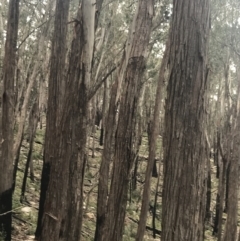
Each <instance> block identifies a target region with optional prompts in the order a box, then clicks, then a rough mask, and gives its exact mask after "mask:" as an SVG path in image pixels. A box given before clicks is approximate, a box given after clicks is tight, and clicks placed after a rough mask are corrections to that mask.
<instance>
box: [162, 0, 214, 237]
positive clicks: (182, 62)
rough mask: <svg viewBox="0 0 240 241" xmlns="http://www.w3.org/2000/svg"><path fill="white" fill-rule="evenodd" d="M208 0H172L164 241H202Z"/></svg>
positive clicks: (166, 125)
mask: <svg viewBox="0 0 240 241" xmlns="http://www.w3.org/2000/svg"><path fill="white" fill-rule="evenodd" d="M209 21H210V11H209V1H208V0H195V1H192V0H178V1H174V4H173V20H172V25H171V32H170V43H169V44H170V58H169V59H170V60H169V76H170V77H169V83H168V88H167V100H166V107H165V110H166V113H165V137H164V139H163V140H164V168H163V172H164V182H163V198H162V241H170V240H171V241H180V240H182V241H183V240H184V241H203V239H204V219H205V210H206V206H205V204H206V187H205V166H206V158H208V153H206V148H205V146H206V139H205V134H204V129H205V126H204V124H205V114H204V113H205V101H204V98H205V92H206V88H207V73H208V71H207V68H206V67H207V43H208V35H209V29H210V22H209Z"/></svg>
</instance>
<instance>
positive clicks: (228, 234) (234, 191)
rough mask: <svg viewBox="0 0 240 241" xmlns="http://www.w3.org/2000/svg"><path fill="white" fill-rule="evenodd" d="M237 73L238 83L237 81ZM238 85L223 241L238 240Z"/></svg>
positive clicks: (239, 100) (239, 86)
mask: <svg viewBox="0 0 240 241" xmlns="http://www.w3.org/2000/svg"><path fill="white" fill-rule="evenodd" d="M239 77H240V75H239V73H238V81H239ZM239 91H240V84H239V83H238V91H237V95H238V99H237V103H236V108H233V110H234V113H236V114H235V118H234V119H235V125H234V128H233V131H232V139H233V149H232V155H231V161H230V163H229V165H228V166H229V167H228V168H229V182H228V184H229V186H228V200H231V203H229V204H231V205H228V207H227V221H226V227H225V232H224V238H223V240H224V241H229V240H233V241H235V240H237V238H238V229H237V226H238V225H237V224H238V189H239V153H240V149H239V144H240V134H239V129H240V113H239V107H240V93H239Z"/></svg>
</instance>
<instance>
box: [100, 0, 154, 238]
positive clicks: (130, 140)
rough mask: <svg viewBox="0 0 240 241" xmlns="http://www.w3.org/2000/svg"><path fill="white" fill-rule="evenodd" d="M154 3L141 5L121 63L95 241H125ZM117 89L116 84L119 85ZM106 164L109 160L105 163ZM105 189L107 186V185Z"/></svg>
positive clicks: (137, 9)
mask: <svg viewBox="0 0 240 241" xmlns="http://www.w3.org/2000/svg"><path fill="white" fill-rule="evenodd" d="M153 10H154V1H142V0H140V1H139V2H138V5H137V8H136V13H135V17H134V20H133V23H132V26H131V29H130V31H129V36H128V40H127V43H126V52H125V53H124V56H123V59H122V61H123V62H122V65H121V69H120V74H119V75H118V76H119V78H120V80H118V81H119V82H120V83H121V82H122V85H123V87H122V93H121V97H120V110H119V120H118V125H117V130H116V135H115V150H114V158H113V160H114V163H113V174H112V180H111V187H110V191H109V198H108V202H107V204H106V203H105V204H104V205H107V208H106V210H107V213H106V216H105V218H106V219H105V220H104V227H103V229H102V230H104V231H102V232H99V233H98V236H97V237H96V236H95V240H116V241H118V240H122V235H123V229H124V219H125V213H126V204H127V191H128V183H129V180H130V174H131V169H132V166H133V163H134V159H135V155H134V153H133V148H134V146H135V145H137V143H136V138H135V132H134V131H135V129H136V122H135V120H136V119H135V117H136V116H135V115H136V110H137V105H138V99H139V94H138V93H139V92H140V87H141V77H142V74H143V72H144V68H145V65H146V57H147V50H148V43H149V39H150V34H151V26H152V18H153ZM116 85H117V83H116ZM103 161H107V162H108V160H103ZM105 185H106V184H105Z"/></svg>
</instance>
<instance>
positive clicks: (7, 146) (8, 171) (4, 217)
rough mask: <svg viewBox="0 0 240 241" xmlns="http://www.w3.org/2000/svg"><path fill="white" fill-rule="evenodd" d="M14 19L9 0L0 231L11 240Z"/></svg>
mask: <svg viewBox="0 0 240 241" xmlns="http://www.w3.org/2000/svg"><path fill="white" fill-rule="evenodd" d="M18 21H19V0H10V1H9V9H8V23H7V36H6V43H5V55H4V60H3V75H2V76H3V79H2V82H3V91H2V92H1V93H0V94H1V96H0V98H1V99H0V108H1V111H0V112H1V116H0V118H1V119H0V122H1V124H0V128H1V129H0V171H1V175H0V214H1V215H0V234H1V235H2V236H4V240H6V241H9V240H11V224H12V213H11V210H12V191H13V127H14V101H15V98H14V79H15V70H16V48H17V37H18ZM9 211H10V212H9ZM6 212H7V213H6ZM4 213H6V214H4Z"/></svg>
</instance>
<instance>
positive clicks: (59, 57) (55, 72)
mask: <svg viewBox="0 0 240 241" xmlns="http://www.w3.org/2000/svg"><path fill="white" fill-rule="evenodd" d="M69 2H70V0H57V1H56V10H55V21H54V34H53V39H52V52H51V60H50V76H49V86H48V110H47V119H46V134H45V144H44V158H43V161H44V162H43V169H42V179H41V187H40V201H39V213H38V222H37V229H36V232H35V236H36V239H38V238H39V237H40V235H41V232H42V222H43V212H44V203H45V199H46V192H47V189H48V185H49V176H50V172H51V165H52V163H53V162H55V161H56V159H58V156H56V147H57V142H58V139H57V138H58V137H57V131H58V128H59V118H60V113H61V109H62V101H63V100H62V98H63V94H64V93H63V92H64V79H63V78H64V68H65V59H66V36H67V21H68V11H69ZM56 188H57V187H56ZM56 199H57V198H56ZM56 201H60V200H56ZM60 202H61V201H60ZM52 205H53V206H54V205H56V206H55V210H56V211H58V210H60V207H58V206H57V202H54V203H53V204H52ZM56 232H57V229H56ZM46 240H47V239H46ZM52 240H54V239H52ZM56 240H57V239H56Z"/></svg>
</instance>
